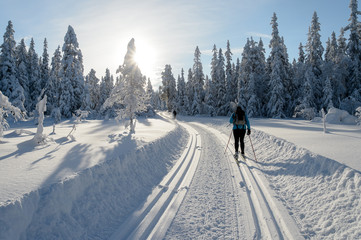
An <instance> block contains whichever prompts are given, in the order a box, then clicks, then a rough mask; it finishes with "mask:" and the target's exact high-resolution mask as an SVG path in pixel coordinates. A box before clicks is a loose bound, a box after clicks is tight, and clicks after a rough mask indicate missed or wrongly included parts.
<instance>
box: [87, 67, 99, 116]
mask: <svg viewBox="0 0 361 240" xmlns="http://www.w3.org/2000/svg"><path fill="white" fill-rule="evenodd" d="M95 74H96V72H95V70H94V69H91V70H90V72H89V74H88V75H87V76H86V78H85V79H86V80H85V85H86V86H87V87H88V89H89V98H90V99H89V103H88V104H87V105H88V106H89V108H90V110H93V111H98V110H99V109H100V101H99V100H100V86H99V79H98V78H97V77H96V75H95Z"/></svg>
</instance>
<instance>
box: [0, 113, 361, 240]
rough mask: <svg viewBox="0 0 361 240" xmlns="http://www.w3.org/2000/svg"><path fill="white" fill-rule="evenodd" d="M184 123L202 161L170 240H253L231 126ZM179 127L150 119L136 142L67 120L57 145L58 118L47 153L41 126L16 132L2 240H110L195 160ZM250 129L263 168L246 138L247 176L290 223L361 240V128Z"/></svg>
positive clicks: (4, 190) (298, 125)
mask: <svg viewBox="0 0 361 240" xmlns="http://www.w3.org/2000/svg"><path fill="white" fill-rule="evenodd" d="M177 121H179V122H182V123H184V124H188V125H191V126H192V127H194V128H195V129H196V130H197V131H198V132H199V134H200V135H201V136H202V148H201V149H199V151H201V152H202V154H201V158H200V160H199V163H198V168H197V169H196V170H195V175H194V178H193V180H192V181H191V182H190V186H189V189H188V188H187V194H186V195H185V199H184V201H183V203H182V205H181V206H180V208H179V210H178V212H177V214H176V216H175V218H174V220H173V221H172V223H171V224H170V227H169V229H168V231H167V232H166V236H165V238H166V239H174V238H200V237H209V238H217V237H218V238H227V237H231V238H232V236H233V237H235V238H237V237H238V238H242V237H240V236H242V234H245V235H244V236H249V237H252V231H253V230H254V227H253V228H252V224H253V223H252V222H253V221H251V220H250V219H251V218H252V213H251V211H249V210H247V209H246V207H245V206H246V205H247V200H246V199H247V197H246V196H247V195H245V194H246V193H247V191H245V188H246V186H247V185H245V183H242V181H241V182H240V180H237V179H236V177H237V176H239V173H238V175H237V174H235V171H236V170H237V169H235V166H236V165H235V163H234V162H229V161H228V159H229V158H226V157H225V156H224V149H225V144H226V143H224V142H223V140H221V139H224V138H225V142H226V141H227V140H228V136H229V133H230V131H231V127H230V126H228V117H214V118H209V117H184V116H179V117H178V116H177ZM177 121H174V120H170V119H168V118H163V117H161V116H156V117H155V118H140V119H138V122H137V125H136V129H135V130H136V131H135V134H132V135H129V132H128V131H127V130H125V129H124V128H123V127H122V126H119V125H118V124H117V123H116V121H114V120H84V121H82V122H80V123H76V122H75V121H74V120H67V121H63V122H61V123H59V124H57V125H56V128H55V134H51V133H52V132H53V126H52V122H51V120H50V119H48V118H46V119H45V120H44V131H43V133H44V134H47V135H48V137H47V141H46V142H45V143H44V144H42V145H38V144H35V143H34V141H32V138H33V137H34V135H35V132H36V126H35V125H34V123H33V122H32V121H29V122H16V123H10V128H9V129H7V130H6V131H5V132H4V137H3V138H2V141H1V142H0V239H49V238H51V239H108V238H109V237H110V236H111V235H112V234H114V232H116V230H117V229H118V228H119V227H120V226H121V224H123V223H124V221H126V219H127V218H128V217H129V216H130V215H131V213H132V212H133V211H134V210H135V209H137V208H139V207H140V206H142V204H144V202H145V201H146V199H147V196H149V195H150V194H151V192H152V189H154V188H156V187H157V186H158V185H159V184H160V183H161V181H162V179H163V178H164V176H166V174H167V173H168V172H170V170H171V168H172V166H173V165H174V164H175V163H176V162H177V160H178V159H180V156H181V155H182V152H183V151H184V150H186V145H187V142H188V139H189V133H188V132H187V131H186V128H184V127H181V126H180V125H179V124H177ZM250 122H251V128H252V134H251V137H252V143H253V145H254V148H255V154H256V155H257V159H258V162H257V163H256V162H254V161H253V160H254V157H253V156H254V155H253V151H252V148H251V147H250V142H249V138H248V137H246V155H247V157H248V158H249V160H247V161H248V163H247V166H248V167H249V170H247V171H251V172H252V174H254V176H256V179H260V181H261V182H260V183H261V184H260V185H261V186H263V187H262V189H268V190H269V191H268V193H269V194H268V195H269V196H274V198H275V200H274V201H275V203H274V205H275V206H278V205H280V204H281V205H282V206H283V207H284V208H285V209H286V210H285V211H281V210H279V212H280V213H281V215H285V213H284V212H286V214H289V215H290V216H291V217H292V218H293V219H294V221H295V222H296V223H297V226H298V228H299V231H300V232H301V234H302V235H303V236H304V237H305V238H315V239H319V238H323V239H346V238H349V239H360V238H361V200H360V199H361V173H360V172H361V164H360V161H361V159H360V156H361V148H360V146H361V134H360V133H361V127H360V126H357V125H350V124H344V123H343V124H334V123H327V125H326V127H327V131H328V132H327V133H324V132H323V123H322V121H305V120H295V119H292V120H290V119H262V118H260V119H252V118H251V119H250ZM74 124H76V130H75V132H73V133H72V135H73V136H74V139H68V138H67V137H66V136H68V134H69V132H70V131H71V130H72V128H73V125H74ZM215 131H219V132H220V134H216V132H215ZM232 142H233V140H231V141H230V144H229V147H230V149H232V150H233V146H232ZM252 159H253V160H252ZM227 161H228V162H227ZM243 167H246V164H245V165H243ZM247 169H248V168H247ZM242 171H243V172H245V171H246V170H245V168H244V169H243V170H242ZM257 176H259V177H257ZM237 185H238V186H239V185H240V187H241V190H240V191H241V192H239V193H237V192H233V191H234V189H235V187H237ZM231 186H233V188H232V187H231ZM266 195H267V194H266ZM238 201H239V203H242V204H237V203H238ZM237 219H238V220H237ZM249 221H250V222H249ZM244 236H243V238H245V237H244ZM245 239H246V238H245Z"/></svg>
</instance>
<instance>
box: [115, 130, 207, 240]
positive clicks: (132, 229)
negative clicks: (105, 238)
mask: <svg viewBox="0 0 361 240" xmlns="http://www.w3.org/2000/svg"><path fill="white" fill-rule="evenodd" d="M180 125H181V126H183V127H184V128H185V129H186V130H187V131H188V132H189V134H190V139H189V142H188V144H187V147H186V150H185V151H184V153H183V154H182V156H181V157H180V159H179V160H178V161H177V163H176V164H175V166H174V167H173V168H172V169H171V171H170V172H169V173H168V174H167V175H166V176H165V177H164V179H163V180H162V182H161V183H160V184H159V185H158V188H155V189H154V190H153V192H152V193H151V195H150V196H149V197H148V199H147V200H146V202H145V203H144V204H143V205H142V206H141V207H140V208H139V209H138V210H136V211H135V212H134V213H133V214H131V215H130V216H129V218H128V219H127V220H126V221H125V222H124V224H123V225H122V226H120V228H118V229H117V230H116V231H115V232H114V233H113V235H112V236H111V238H110V239H114V240H115V239H162V238H163V237H164V235H165V233H166V231H167V229H168V226H169V224H170V223H171V222H172V219H173V218H174V216H175V214H176V212H177V210H178V208H179V206H180V204H181V203H182V200H183V198H184V196H185V194H186V192H187V191H188V189H189V185H190V182H191V180H192V178H193V176H194V173H195V170H196V168H197V165H198V161H199V158H200V152H201V148H202V145H201V139H200V136H199V135H198V133H197V131H195V130H194V129H193V128H191V127H190V126H188V125H186V124H180Z"/></svg>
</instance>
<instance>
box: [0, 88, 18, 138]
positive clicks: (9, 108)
mask: <svg viewBox="0 0 361 240" xmlns="http://www.w3.org/2000/svg"><path fill="white" fill-rule="evenodd" d="M8 115H12V116H13V117H14V118H15V120H19V119H22V118H23V115H22V113H21V111H20V109H19V108H17V107H14V106H13V105H12V104H11V103H10V102H9V99H8V97H6V96H5V95H3V94H2V92H1V91H0V137H2V136H3V134H4V131H5V130H6V129H7V128H9V124H8V122H7V121H6V117H7V116H8Z"/></svg>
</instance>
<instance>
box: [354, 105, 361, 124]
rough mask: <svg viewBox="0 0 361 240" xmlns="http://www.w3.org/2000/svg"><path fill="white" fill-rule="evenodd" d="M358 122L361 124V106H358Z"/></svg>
mask: <svg viewBox="0 0 361 240" xmlns="http://www.w3.org/2000/svg"><path fill="white" fill-rule="evenodd" d="M355 116H356V117H357V124H358V125H361V107H358V108H356V114H355Z"/></svg>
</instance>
